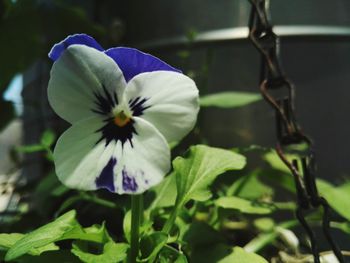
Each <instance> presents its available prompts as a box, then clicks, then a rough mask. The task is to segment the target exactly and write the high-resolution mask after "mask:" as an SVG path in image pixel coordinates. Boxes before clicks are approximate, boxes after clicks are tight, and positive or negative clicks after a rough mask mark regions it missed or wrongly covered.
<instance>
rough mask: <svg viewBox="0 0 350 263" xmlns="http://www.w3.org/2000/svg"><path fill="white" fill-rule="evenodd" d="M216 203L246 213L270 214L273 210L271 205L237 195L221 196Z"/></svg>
mask: <svg viewBox="0 0 350 263" xmlns="http://www.w3.org/2000/svg"><path fill="white" fill-rule="evenodd" d="M215 205H217V206H218V207H222V208H225V209H234V210H238V211H240V212H241V213H244V214H270V213H272V212H273V208H272V207H271V206H266V205H265V206H264V205H262V204H259V203H256V202H252V201H248V200H245V199H242V198H239V197H236V196H226V197H220V198H219V199H217V200H216V201H215Z"/></svg>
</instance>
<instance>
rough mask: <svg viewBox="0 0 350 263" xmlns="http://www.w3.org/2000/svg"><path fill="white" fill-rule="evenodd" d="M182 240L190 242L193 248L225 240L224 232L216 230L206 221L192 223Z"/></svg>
mask: <svg viewBox="0 0 350 263" xmlns="http://www.w3.org/2000/svg"><path fill="white" fill-rule="evenodd" d="M182 240H183V241H185V242H186V243H188V244H189V245H190V246H191V247H192V248H193V247H198V246H209V245H215V244H218V243H223V242H225V238H224V237H223V235H222V233H220V232H218V231H216V230H215V229H214V228H213V227H212V226H210V225H208V224H206V223H204V222H193V223H191V224H190V225H189V228H188V229H187V231H186V232H185V233H184V236H183V238H182Z"/></svg>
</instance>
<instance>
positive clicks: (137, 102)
mask: <svg viewBox="0 0 350 263" xmlns="http://www.w3.org/2000/svg"><path fill="white" fill-rule="evenodd" d="M147 100H148V98H141V97H136V98H135V99H132V100H130V101H129V107H130V109H131V110H132V112H133V114H132V115H133V116H141V115H142V114H143V112H144V111H145V110H147V109H148V108H150V107H151V106H145V105H144V104H145V103H146V101H147Z"/></svg>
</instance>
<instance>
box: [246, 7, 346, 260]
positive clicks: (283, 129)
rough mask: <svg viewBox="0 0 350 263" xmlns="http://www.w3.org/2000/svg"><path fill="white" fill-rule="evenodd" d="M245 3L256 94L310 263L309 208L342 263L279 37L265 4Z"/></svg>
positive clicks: (314, 250) (312, 237) (315, 249)
mask: <svg viewBox="0 0 350 263" xmlns="http://www.w3.org/2000/svg"><path fill="white" fill-rule="evenodd" d="M249 1H250V3H251V5H252V10H251V14H250V19H249V38H250V40H251V41H252V43H253V44H254V46H255V47H256V49H257V50H258V51H259V53H260V54H261V58H262V67H261V69H262V70H261V76H260V78H261V79H260V91H261V94H262V96H263V97H264V99H265V100H266V101H267V102H268V103H269V104H270V105H271V106H272V108H273V109H274V110H275V112H276V128H277V140H278V141H277V145H276V151H277V153H278V155H279V157H280V159H281V160H282V161H283V162H284V163H285V165H286V166H287V167H288V168H289V170H290V172H291V173H292V175H293V177H294V181H295V187H296V193H297V199H298V200H297V205H298V206H297V209H296V217H297V219H298V221H299V222H300V224H301V225H302V227H303V228H304V229H305V232H306V234H307V235H308V237H309V239H310V242H311V251H312V254H313V257H314V262H316V263H320V258H319V251H318V246H317V242H316V237H315V234H314V231H313V230H312V228H311V227H310V225H309V223H308V221H307V219H306V213H307V212H309V211H310V210H312V209H316V208H319V207H322V208H323V218H322V220H323V221H322V228H323V232H324V235H325V237H326V239H327V241H328V242H329V244H330V246H331V248H332V250H333V252H334V254H335V256H336V257H337V259H338V260H339V262H341V263H343V262H345V261H344V258H343V255H342V254H341V251H340V250H339V248H338V246H337V244H336V243H335V241H334V240H333V238H332V236H331V234H330V214H329V211H330V207H329V205H328V202H327V200H326V199H325V198H323V197H321V196H320V195H319V194H318V191H317V187H316V179H315V174H316V165H315V157H314V151H313V144H312V140H311V139H310V138H309V137H308V136H307V135H306V134H304V132H303V131H302V129H301V127H300V125H299V124H298V123H297V121H296V118H295V109H294V105H295V99H294V86H293V84H292V83H291V82H290V81H289V80H288V78H287V77H286V76H285V74H284V72H283V69H282V67H281V60H280V54H279V44H280V41H279V37H278V36H277V35H276V34H275V33H274V32H273V29H272V25H271V23H270V19H269V13H268V7H267V4H268V3H267V1H266V0H249ZM276 90H279V91H285V93H286V94H285V95H283V96H276V95H273V91H276ZM302 145H304V146H306V147H304V148H306V149H304V150H302V151H301V150H298V151H297V156H298V157H297V158H294V159H293V160H292V161H290V160H289V159H288V157H287V156H288V154H287V152H288V151H289V150H290V148H291V147H292V146H302ZM294 148H295V147H294ZM294 155H295V153H294ZM294 155H293V156H294ZM300 164H301V165H300ZM299 166H301V167H299Z"/></svg>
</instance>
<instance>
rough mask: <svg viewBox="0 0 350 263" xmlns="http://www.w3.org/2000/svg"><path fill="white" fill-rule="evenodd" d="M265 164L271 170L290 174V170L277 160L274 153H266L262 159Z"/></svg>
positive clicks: (277, 157)
mask: <svg viewBox="0 0 350 263" xmlns="http://www.w3.org/2000/svg"><path fill="white" fill-rule="evenodd" d="M263 158H264V159H265V161H266V162H268V163H269V164H270V165H271V167H272V168H274V169H276V170H279V171H282V172H284V173H287V174H290V170H289V169H288V167H287V166H286V165H285V164H284V162H283V161H282V160H281V159H280V158H279V156H278V155H277V153H276V151H271V152H268V153H266V154H265V155H264V157H263Z"/></svg>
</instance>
